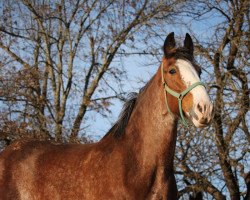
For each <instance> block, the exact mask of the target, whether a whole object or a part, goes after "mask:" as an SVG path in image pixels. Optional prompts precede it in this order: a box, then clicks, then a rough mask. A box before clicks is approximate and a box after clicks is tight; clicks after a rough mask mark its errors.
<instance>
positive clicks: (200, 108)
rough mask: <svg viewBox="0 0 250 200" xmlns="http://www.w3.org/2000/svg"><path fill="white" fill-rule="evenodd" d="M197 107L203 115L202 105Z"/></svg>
mask: <svg viewBox="0 0 250 200" xmlns="http://www.w3.org/2000/svg"><path fill="white" fill-rule="evenodd" d="M197 107H198V110H199V111H200V112H201V113H202V107H201V105H200V103H198V105H197Z"/></svg>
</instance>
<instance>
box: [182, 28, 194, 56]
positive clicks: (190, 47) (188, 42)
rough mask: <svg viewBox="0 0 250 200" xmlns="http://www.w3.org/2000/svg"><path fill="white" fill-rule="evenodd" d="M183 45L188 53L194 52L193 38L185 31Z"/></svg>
mask: <svg viewBox="0 0 250 200" xmlns="http://www.w3.org/2000/svg"><path fill="white" fill-rule="evenodd" d="M184 47H185V48H186V49H187V50H188V51H189V53H190V54H191V55H193V53H194V44H193V40H192V38H191V36H190V35H189V34H188V33H186V37H185V40H184Z"/></svg>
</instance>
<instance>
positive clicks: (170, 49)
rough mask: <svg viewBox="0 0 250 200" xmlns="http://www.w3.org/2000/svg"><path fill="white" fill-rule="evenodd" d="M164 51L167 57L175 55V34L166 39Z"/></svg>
mask: <svg viewBox="0 0 250 200" xmlns="http://www.w3.org/2000/svg"><path fill="white" fill-rule="evenodd" d="M163 51H164V55H165V56H166V57H171V55H173V53H174V52H175V39H174V32H172V33H170V34H168V36H167V37H166V40H165V42H164V46H163Z"/></svg>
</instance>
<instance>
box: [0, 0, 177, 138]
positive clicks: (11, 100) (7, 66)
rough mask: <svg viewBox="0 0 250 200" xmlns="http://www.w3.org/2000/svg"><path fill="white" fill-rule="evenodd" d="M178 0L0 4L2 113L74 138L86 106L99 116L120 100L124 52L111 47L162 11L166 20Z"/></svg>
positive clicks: (129, 41)
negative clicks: (0, 9)
mask: <svg viewBox="0 0 250 200" xmlns="http://www.w3.org/2000/svg"><path fill="white" fill-rule="evenodd" d="M181 2H182V1H180V0H175V1H170V2H169V3H166V2H165V1H161V0H160V1H148V0H142V1H115V0H105V1H98V0H76V1H67V0H60V1H59V0H58V1H49V0H47V1H31V0H22V1H15V0H11V1H6V2H3V3H2V5H3V7H2V13H1V26H0V34H1V35H0V36H1V37H0V49H1V51H0V55H1V58H4V59H3V60H2V61H1V88H0V98H1V103H2V105H4V106H3V107H4V111H3V113H7V119H8V120H9V121H18V123H19V124H20V122H22V123H25V124H26V129H27V130H29V129H32V130H35V133H37V132H40V133H42V135H41V136H39V137H45V138H51V139H55V140H57V141H62V140H63V139H66V140H68V139H70V140H71V141H77V140H79V139H81V138H79V132H80V133H82V130H83V129H84V127H85V126H86V123H85V122H86V120H87V117H88V115H87V113H88V112H89V111H96V112H100V113H104V114H105V112H104V111H107V110H108V107H109V105H110V100H111V99H113V98H118V99H123V96H122V95H123V94H124V91H123V89H122V87H121V85H122V81H123V80H124V78H126V76H125V71H124V69H123V68H122V67H121V66H119V64H117V63H116V61H117V60H118V59H119V58H121V57H122V56H123V55H122V54H118V50H120V52H122V48H121V46H123V47H124V48H128V47H131V45H133V43H134V42H133V40H134V39H133V37H135V36H136V35H138V34H142V35H143V33H142V29H143V28H144V27H146V26H148V27H150V26H155V25H156V22H154V20H155V19H156V18H157V17H161V16H162V14H163V13H164V16H165V18H164V19H165V20H166V19H171V17H172V14H173V13H175V12H176V10H177V9H179V6H178V5H181ZM166 16H167V17H166ZM144 34H145V33H144ZM3 123H4V122H3ZM84 124H85V126H84ZM13 137H14V136H13ZM13 139H14V138H13Z"/></svg>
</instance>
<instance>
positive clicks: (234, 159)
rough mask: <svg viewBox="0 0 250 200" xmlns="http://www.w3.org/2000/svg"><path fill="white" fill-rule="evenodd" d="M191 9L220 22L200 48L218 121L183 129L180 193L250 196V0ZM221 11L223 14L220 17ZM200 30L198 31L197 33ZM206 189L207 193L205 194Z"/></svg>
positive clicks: (203, 3) (206, 19)
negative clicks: (201, 126) (203, 129)
mask: <svg viewBox="0 0 250 200" xmlns="http://www.w3.org/2000/svg"><path fill="white" fill-rule="evenodd" d="M195 3H196V7H194V8H195V9H193V10H192V11H191V10H188V11H187V12H186V13H187V14H188V15H190V16H191V17H192V18H193V20H197V21H204V22H209V21H210V22H211V20H213V18H212V17H213V16H216V17H217V21H218V23H215V24H213V27H210V29H209V34H210V36H209V38H207V40H204V38H203V41H202V42H201V41H200V40H199V36H198V35H197V41H196V53H197V55H199V60H200V62H201V63H202V62H203V68H204V71H205V76H204V77H206V78H207V82H208V88H209V89H210V93H211V95H212V98H213V99H214V102H215V116H214V120H213V123H212V126H211V127H210V128H208V129H206V130H205V131H199V132H196V133H195V134H190V133H191V132H192V131H189V132H190V133H187V130H184V129H182V130H181V131H180V134H179V139H178V141H179V143H178V148H177V156H176V166H177V168H176V171H177V174H179V175H178V177H179V184H180V188H181V190H180V194H179V195H180V198H181V197H182V198H184V199H185V198H186V197H187V196H186V194H193V195H194V196H195V195H196V194H197V193H204V195H205V196H206V197H207V198H211V199H221V200H222V199H229V198H230V199H232V200H236V199H237V200H239V199H249V198H250V190H249V188H250V186H249V183H250V182H249V176H250V171H249V165H250V163H249V158H250V155H249V153H250V149H249V144H250V140H249V125H250V121H249V120H250V118H249V115H247V114H249V80H248V76H249V72H250V71H249V66H250V63H249V59H250V56H249V42H250V39H249V38H250V37H249V36H250V32H249V30H250V26H249V25H250V24H249V10H250V5H249V1H245V0H241V1H238V0H236V1H197V2H195ZM218 16H219V18H218ZM194 34H195V33H194ZM204 195H203V196H204Z"/></svg>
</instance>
